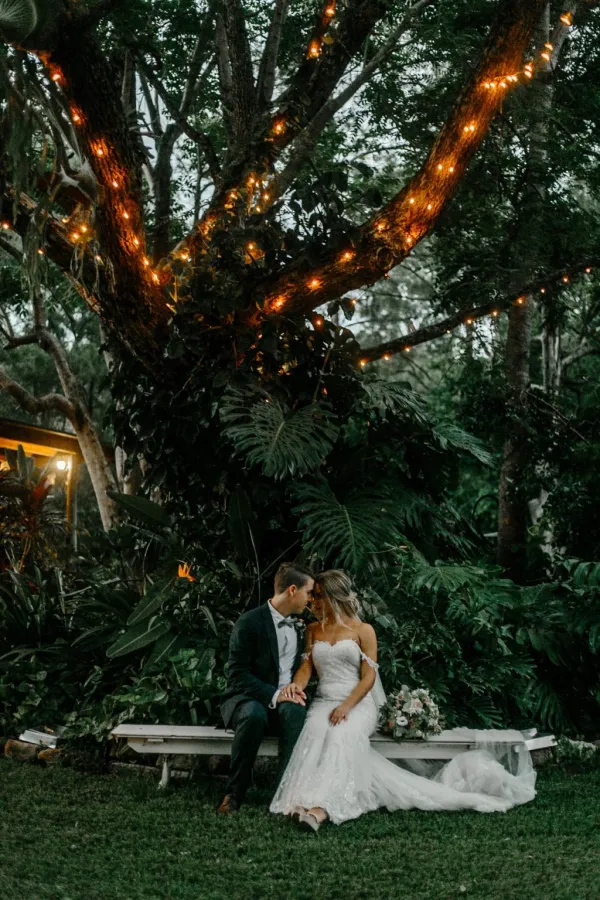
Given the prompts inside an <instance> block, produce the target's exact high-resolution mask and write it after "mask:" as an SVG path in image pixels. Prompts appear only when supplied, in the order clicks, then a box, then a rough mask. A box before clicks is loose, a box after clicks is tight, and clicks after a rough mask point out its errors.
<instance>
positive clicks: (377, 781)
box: [270, 638, 535, 825]
mask: <svg viewBox="0 0 600 900" xmlns="http://www.w3.org/2000/svg"><path fill="white" fill-rule="evenodd" d="M312 658H313V663H314V666H315V668H316V670H317V674H318V676H319V685H318V689H317V693H316V696H315V699H314V701H313V702H312V704H311V706H310V707H309V710H308V714H307V717H306V722H305V725H304V728H303V730H302V733H301V734H300V737H299V738H298V742H297V744H296V746H295V748H294V752H293V754H292V756H291V759H290V761H289V764H288V766H287V768H286V770H285V773H284V775H283V778H282V779H281V782H280V784H279V787H278V788H277V791H276V793H275V796H274V798H273V801H272V803H271V806H270V810H271V812H273V813H283V814H284V815H290V814H291V813H293V812H294V810H295V808H296V807H298V806H303V807H305V808H306V809H310V808H311V807H315V806H319V807H321V808H323V809H325V810H326V811H327V814H328V816H329V818H330V820H331V821H332V822H333V823H334V824H336V825H338V824H340V823H341V822H345V821H347V820H348V819H356V818H357V817H358V816H361V815H362V814H363V813H366V812H370V811H372V810H375V809H379V808H380V807H385V808H386V809H388V810H390V812H392V811H394V810H397V809H413V808H417V809H424V810H435V811H439V810H458V809H472V810H477V811H478V812H506V810H508V809H510V808H511V807H512V806H516V805H518V804H520V803H527V802H528V801H530V800H533V798H534V796H535V771H534V770H533V767H532V765H531V758H530V756H529V753H528V751H527V748H526V747H525V744H523V745H522V747H521V748H520V749H521V752H520V753H519V754H517V757H518V761H517V766H516V770H515V771H516V774H513V772H511V771H508V770H507V769H506V768H505V767H504V766H503V765H501V763H500V762H498V759H497V758H496V756H498V757H499V756H500V753H501V752H503V751H499V752H498V753H497V754H494V752H493V750H494V748H499V747H503V748H504V750H505V749H506V742H502V738H503V737H506V736H507V735H512V736H513V740H514V738H515V736H516V735H518V738H517V740H518V739H521V740H522V736H521V735H520V733H519V732H485V731H483V732H477V733H476V734H475V736H476V738H477V739H478V744H477V746H478V749H476V750H467V751H465V752H464V753H461V754H459V755H458V756H457V757H455V758H454V759H452V760H450V762H448V763H446V765H444V766H443V768H442V769H441V771H439V772H438V773H437V774H436V775H435V777H434V778H427V777H423V776H422V775H416V774H414V773H413V772H409V771H406V770H405V769H402V768H399V767H398V766H397V765H395V764H394V763H393V762H390V760H387V759H385V758H384V757H383V756H381V755H380V754H379V753H377V751H376V750H373V749H372V747H371V744H370V741H369V736H370V735H371V734H372V733H373V732H374V731H375V729H376V727H377V718H378V702H381V701H380V699H379V697H378V695H377V691H376V689H375V688H374V689H373V691H371V692H369V693H368V694H367V696H366V697H365V698H364V699H363V700H361V702H360V703H358V704H357V705H356V706H355V707H354V709H352V710H351V711H350V714H349V716H348V719H347V720H345V721H343V722H341V723H340V724H339V725H335V726H332V725H331V724H330V722H329V714H330V713H331V711H332V710H333V709H335V707H336V706H338V705H339V704H340V703H341V702H342V701H343V700H345V699H346V698H347V697H348V695H349V694H350V693H351V692H352V691H353V689H354V688H355V687H356V685H357V684H358V682H359V680H360V669H361V661H362V660H363V659H365V660H366V661H367V662H368V663H369V665H371V666H373V667H374V668H377V666H376V663H374V662H373V661H372V660H370V659H369V658H368V657H367V656H366V655H365V654H364V653H363V652H362V650H361V648H360V646H359V645H358V644H357V643H356V641H354V640H352V639H350V638H349V639H346V640H342V641H337V643H335V644H329V643H328V642H327V641H315V642H314V644H313V647H312ZM378 685H379V686H380V682H379V679H378ZM379 689H380V687H379ZM380 690H381V689H380ZM373 694H375V697H374V696H373ZM465 732H466V729H455V730H454V731H453V732H449V733H448V732H447V734H451V735H452V736H453V737H455V739H456V738H460V737H463V738H464V737H465V736H466V735H465ZM469 734H470V735H471V736H473V732H469ZM480 747H485V748H486V749H479V748H480Z"/></svg>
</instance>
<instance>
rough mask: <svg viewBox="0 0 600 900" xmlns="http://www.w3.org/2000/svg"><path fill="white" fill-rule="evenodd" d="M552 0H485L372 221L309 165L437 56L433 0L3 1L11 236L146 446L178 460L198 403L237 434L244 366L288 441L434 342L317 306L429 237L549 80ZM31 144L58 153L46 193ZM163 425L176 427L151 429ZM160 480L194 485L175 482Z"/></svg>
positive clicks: (132, 441)
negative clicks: (289, 428)
mask: <svg viewBox="0 0 600 900" xmlns="http://www.w3.org/2000/svg"><path fill="white" fill-rule="evenodd" d="M582 6H583V8H584V11H585V6H586V4H583V5H582ZM545 8H546V3H545V2H538V0H529V2H525V0H502V2H499V3H497V4H485V3H484V4H481V5H480V6H478V7H477V11H476V23H475V24H476V27H475V33H474V35H473V39H472V42H471V47H470V49H471V51H475V52H476V54H477V55H476V57H474V58H473V60H472V61H470V60H468V59H467V60H464V61H463V65H462V69H461V71H460V73H459V76H460V79H462V86H461V85H460V84H458V83H456V85H455V93H454V96H448V95H447V96H446V98H445V103H444V104H442V107H441V109H440V122H441V123H442V124H441V127H440V128H439V130H438V132H437V134H436V135H433V136H432V137H431V140H430V146H429V147H428V148H427V150H426V152H425V153H424V157H423V159H422V160H421V161H420V164H419V165H418V166H416V167H415V170H414V172H413V173H412V175H411V177H410V178H409V179H408V180H407V181H406V183H404V184H403V185H402V186H400V187H399V188H396V189H395V190H394V191H392V192H391V193H390V195H389V196H388V198H387V200H386V202H384V203H382V205H381V206H380V207H379V208H378V209H377V210H374V211H372V212H371V213H370V214H369V215H367V216H366V218H364V219H363V220H362V221H361V220H360V218H359V217H357V215H356V214H352V215H351V214H349V213H348V212H347V211H345V210H343V209H340V208H339V205H336V198H335V190H333V191H330V192H329V194H327V195H326V197H325V201H326V202H325V203H324V204H323V206H324V211H322V212H319V213H317V212H313V211H312V210H311V207H310V203H312V201H311V200H310V198H309V199H308V200H307V196H306V190H305V188H306V180H307V176H306V173H307V171H310V162H311V159H312V158H313V157H314V155H315V154H318V153H319V148H320V147H321V146H322V144H323V142H326V141H327V140H328V135H329V134H330V129H331V127H332V126H334V124H335V117H336V115H338V114H339V113H340V111H341V110H343V109H344V107H347V104H349V103H352V102H354V99H353V98H355V97H356V95H357V92H358V91H359V90H361V89H362V88H363V86H364V85H368V84H369V82H370V80H372V79H373V78H374V76H375V75H376V73H377V72H378V71H379V70H380V68H381V66H383V65H384V64H385V63H386V61H388V60H389V59H390V58H391V57H392V56H393V57H394V58H395V59H396V60H397V59H398V57H400V59H401V56H402V52H403V47H404V46H405V45H408V46H411V45H412V47H413V49H414V46H416V47H417V48H418V47H419V29H420V28H422V27H423V23H425V24H427V23H432V22H433V23H435V22H436V20H437V17H440V16H441V15H442V14H441V13H440V12H439V11H438V10H437V8H436V5H435V4H434V3H433V2H431V0H419V2H416V3H414V4H413V5H412V6H408V7H407V6H405V4H400V3H384V2H376V0H346V2H345V3H341V2H335V0H329V2H325V3H321V4H316V3H306V4H303V5H302V6H301V8H300V10H288V3H287V2H286V0H277V2H276V3H274V4H262V3H258V2H257V3H252V2H248V3H246V4H242V3H241V2H239V0H222V2H220V3H214V2H211V3H206V4H201V5H200V7H191V8H190V7H189V6H188V5H185V6H184V5H181V6H180V5H179V4H176V5H175V6H174V5H173V4H170V8H169V10H167V9H166V7H165V9H163V8H162V6H161V5H160V4H155V5H154V7H153V10H152V11H150V10H149V8H148V7H147V5H146V4H145V3H143V2H139V3H134V4H127V7H126V8H125V6H122V5H121V4H119V3H118V2H117V3H112V2H102V0H98V2H97V3H87V4H86V3H81V2H77V3H75V2H72V3H71V2H67V0H54V2H53V3H50V4H49V3H45V4H42V3H36V2H34V0H29V2H23V3H19V2H14V0H12V2H4V3H0V33H2V34H3V35H4V36H5V38H6V40H7V42H8V43H9V44H10V45H12V48H13V49H12V50H11V51H10V52H9V53H8V54H7V56H6V59H5V70H4V81H5V85H6V91H7V94H6V104H5V106H4V116H3V119H2V123H1V126H0V128H1V130H0V135H1V137H2V140H3V142H4V154H3V183H2V204H3V205H2V219H3V228H5V230H6V232H7V233H9V232H11V231H12V232H14V233H16V234H18V235H20V236H21V238H22V239H23V245H24V249H25V252H26V269H27V274H28V278H29V280H30V282H31V283H32V285H33V289H34V290H37V289H39V285H40V282H41V281H42V280H43V276H44V267H45V266H46V264H47V262H50V264H52V265H54V266H56V267H58V268H59V269H60V270H61V271H62V272H64V274H65V276H66V277H68V278H69V279H71V281H72V282H73V283H74V284H75V286H76V287H77V290H78V291H79V292H80V294H81V295H82V297H83V298H84V299H85V301H86V302H87V303H88V304H89V305H90V306H91V307H92V308H93V309H94V310H95V311H96V312H98V314H99V315H100V316H101V318H102V321H103V323H104V326H105V327H106V329H107V331H108V332H109V334H110V335H111V336H112V343H113V347H114V349H115V353H116V357H115V358H116V360H117V361H116V362H115V367H114V372H113V374H114V383H115V390H116V405H115V420H116V422H117V425H118V427H119V428H120V431H121V433H122V434H123V436H124V442H125V443H126V444H127V449H128V450H129V451H131V452H137V453H139V452H142V453H144V455H146V456H148V455H152V456H153V458H154V461H156V459H158V458H159V457H160V460H161V463H162V464H163V465H164V464H165V463H168V462H169V455H168V454H167V453H166V452H164V451H165V447H166V446H167V445H170V448H169V453H170V454H171V456H170V459H171V460H173V458H174V457H173V453H175V455H178V454H179V455H185V453H186V452H187V451H186V449H185V448H184V447H183V446H182V445H183V443H184V441H185V439H186V438H184V434H183V431H182V430H178V428H177V427H176V426H177V422H176V418H175V419H174V418H173V416H176V412H177V411H178V410H181V409H185V408H189V407H190V404H191V405H192V406H193V407H194V408H195V409H196V410H198V411H199V410H200V409H202V412H201V413H200V412H198V415H197V419H198V422H202V426H203V427H204V426H205V427H204V430H202V428H201V427H200V424H198V431H196V432H195V434H194V438H195V439H197V437H198V434H199V433H200V432H201V433H202V435H203V438H202V440H203V441H205V442H213V443H214V446H215V447H217V446H219V433H220V430H221V429H222V427H223V425H224V424H225V426H226V427H227V428H229V433H230V435H233V436H234V438H235V437H236V436H237V438H238V441H239V443H240V444H243V443H244V440H246V439H247V435H246V436H245V437H243V436H242V437H241V436H240V431H239V428H238V431H237V432H236V431H235V427H236V425H239V422H240V421H241V417H242V415H243V407H244V405H246V406H247V405H248V402H250V401H249V400H248V397H245V398H244V399H243V401H242V400H239V398H237V399H236V396H235V394H231V393H230V395H229V400H228V402H229V406H228V411H226V412H225V414H224V415H222V416H221V418H220V419H219V420H218V421H217V420H216V419H215V417H214V412H211V410H212V406H213V405H214V401H215V399H217V400H218V398H219V397H220V396H221V395H222V393H223V391H224V390H226V389H227V388H229V389H230V390H231V388H232V387H238V388H239V383H240V379H241V380H242V381H244V382H245V384H246V385H248V384H249V383H251V384H253V385H255V386H256V387H257V388H260V389H262V390H265V391H268V392H269V396H266V397H264V396H261V397H260V398H259V399H260V401H261V402H264V400H267V401H269V402H270V401H271V400H272V396H273V395H274V396H276V395H277V392H278V391H279V396H280V398H281V397H284V398H285V402H284V403H282V404H281V408H280V416H281V428H280V430H279V431H277V432H276V433H277V435H279V434H280V433H281V429H283V428H284V425H285V422H286V421H289V418H290V417H292V416H294V415H297V414H298V412H302V410H304V412H305V413H306V416H307V418H306V421H307V422H311V423H312V425H314V423H315V421H316V420H317V419H318V417H319V416H324V417H325V418H326V417H327V404H328V403H330V404H333V406H334V408H335V411H336V413H337V414H338V417H339V413H340V403H342V400H341V399H340V398H338V397H336V396H335V388H336V381H335V379H336V378H338V379H346V380H347V379H352V378H359V377H360V369H361V368H364V367H365V366H366V364H367V363H368V362H369V361H370V360H374V359H378V358H381V357H383V356H386V357H389V356H390V355H391V354H394V353H397V352H400V351H402V350H405V349H406V348H407V347H408V346H410V345H411V343H413V342H414V343H417V342H418V341H417V339H416V337H415V339H414V341H413V340H411V341H409V342H407V341H406V340H405V339H403V338H398V339H397V340H392V341H387V342H386V343H385V344H384V345H379V346H377V347H375V348H371V349H367V350H365V349H364V348H360V347H359V346H358V345H357V344H356V342H355V341H354V340H353V338H352V335H351V334H350V333H349V332H347V331H346V330H345V329H344V328H343V327H342V326H340V325H339V324H337V323H336V324H334V323H330V322H326V321H325V320H324V318H323V317H322V316H320V315H316V314H315V312H314V311H315V310H316V309H318V308H319V307H321V306H322V305H323V304H324V303H326V302H333V303H334V306H335V304H336V303H337V301H340V302H341V308H342V309H343V308H344V307H345V308H346V309H348V308H349V307H350V305H351V303H352V300H351V298H349V297H348V292H349V291H352V290H354V289H357V288H362V287H365V286H368V285H372V284H375V283H376V282H377V281H378V280H379V279H382V278H383V277H384V276H386V275H387V274H388V273H389V272H390V270H391V269H393V268H394V267H395V266H397V265H398V264H399V263H401V262H402V261H403V260H405V259H406V258H407V257H408V256H409V255H410V254H411V253H413V251H414V250H415V247H417V245H418V244H419V243H420V242H421V241H422V240H423V238H425V237H426V236H427V235H429V234H430V233H431V232H432V230H433V229H434V228H435V226H436V223H437V222H438V221H439V218H440V215H441V213H442V211H443V210H444V209H445V208H446V206H447V204H448V202H449V201H450V200H451V198H452V197H453V195H454V193H455V192H456V190H457V188H458V186H459V184H460V182H461V180H462V179H463V177H464V175H465V172H466V169H467V167H468V165H469V162H470V161H471V159H472V157H473V155H474V154H475V153H476V151H477V149H478V148H479V146H480V144H481V142H482V141H483V139H484V137H485V135H486V132H487V131H488V128H489V126H490V123H491V122H492V121H493V119H494V117H495V116H496V115H497V113H498V111H499V110H500V109H501V108H502V105H503V103H504V102H505V100H506V98H507V97H508V95H509V94H510V92H511V91H517V92H527V91H530V90H531V87H532V85H531V82H532V81H533V82H534V83H535V82H536V81H537V80H538V79H539V78H544V77H545V75H546V73H547V54H548V51H547V49H546V48H545V46H544V43H540V42H539V41H538V42H537V43H536V42H535V41H533V40H532V38H533V35H534V33H535V30H536V28H537V29H538V31H539V23H540V20H541V18H542V15H543V13H544V10H545ZM469 9H470V7H469V6H465V7H464V10H462V13H463V15H466V14H467V12H468V10H469ZM572 21H573V13H572V11H571V10H570V9H569V10H568V11H566V12H564V13H562V15H561V16H557V20H556V23H555V26H554V27H553V33H554V39H555V43H557V44H559V43H561V41H562V36H563V35H564V32H566V31H567V30H568V29H569V28H570V27H571V24H572ZM300 26H303V27H300ZM149 28H150V31H151V32H152V29H154V30H156V33H157V34H159V33H160V37H161V41H160V42H159V41H158V39H156V40H155V39H153V37H152V34H151V36H150V37H148V36H147V33H148V29H149ZM405 38H406V41H404V40H403V39H405ZM478 45H479V46H478ZM159 46H160V47H161V48H162V49H164V48H165V47H167V48H168V59H169V63H170V66H173V64H175V68H174V69H173V68H171V67H170V68H168V69H167V68H166V67H165V65H164V63H163V59H162V57H161V53H160V52H159ZM257 48H259V50H260V52H258V53H257ZM412 63H413V65H414V64H415V60H414V56H413V58H412ZM458 80H459V79H457V82H458ZM140 97H141V98H143V100H142V103H141V105H140V104H139V103H138V99H139V98H140ZM140 106H141V109H142V114H141V115H140V114H139V108H140ZM136 111H137V112H136ZM24 135H27V137H26V138H25V137H24ZM401 137H402V135H401V134H399V135H398V139H399V140H401ZM27 141H29V143H27ZM182 141H183V144H182ZM24 146H26V147H28V149H29V151H30V152H33V151H34V150H37V152H38V153H39V154H40V155H41V156H42V158H43V159H44V160H48V161H50V163H51V165H48V164H45V165H43V166H42V167H41V168H42V169H43V172H42V173H41V174H40V173H38V175H39V177H38V178H37V182H36V183H35V184H33V185H32V178H31V175H32V173H31V171H27V166H26V165H24V164H23V148H24ZM182 146H183V147H184V149H183V150H182V149H181V148H182ZM192 165H193V175H194V178H193V180H192V184H191V192H192V194H193V207H194V211H195V213H196V215H195V216H194V221H193V223H192V227H191V228H190V227H188V228H187V231H186V230H184V228H183V227H182V226H183V217H181V216H180V215H178V210H179V205H180V204H181V197H180V196H178V195H177V193H176V192H175V191H174V190H173V184H174V177H173V176H174V172H175V170H176V169H181V168H182V167H183V166H185V167H186V168H187V171H188V172H189V170H190V169H191V168H192ZM28 184H29V185H32V186H31V188H30V190H29V193H26V192H25V188H26V187H27V185H28ZM320 187H321V188H322V187H323V186H322V185H320ZM333 187H334V188H335V180H334V185H333ZM205 197H206V198H207V199H206V200H205ZM307 214H308V219H306V215H307ZM302 216H304V219H302ZM467 225H468V223H466V222H465V226H467ZM306 227H308V231H309V233H308V235H306V234H305V232H304V231H303V229H304V228H306ZM533 280H534V281H535V279H533ZM523 289H524V287H523V284H519V286H518V290H517V287H516V286H513V288H512V291H511V289H510V286H508V285H507V291H506V297H505V299H504V301H503V304H488V305H486V307H485V308H483V307H477V308H476V311H477V313H478V314H481V313H483V312H485V311H492V309H494V308H495V307H498V308H499V306H500V305H504V306H505V307H506V308H512V307H515V306H516V305H518V301H519V299H520V297H521V296H522V291H523ZM455 318H456V324H457V323H458V322H459V321H464V314H463V313H459V314H458V316H457V317H455ZM448 327H453V326H452V324H451V323H449V322H447V321H446V322H443V323H441V324H440V325H439V326H437V328H438V331H437V333H442V330H443V331H445V330H447V329H448ZM430 336H435V335H434V334H431V335H430ZM351 373H355V375H351ZM328 379H329V380H328ZM345 383H346V384H347V383H348V382H347V381H346V382H345ZM332 389H333V390H332ZM327 392H328V393H327ZM326 397H327V398H328V399H325V398H326ZM202 398H204V399H202ZM236 403H237V405H236ZM252 403H253V406H252V409H253V410H254V412H251V418H252V420H253V422H254V423H255V425H256V421H257V417H259V416H260V414H259V413H257V412H256V410H257V409H258V408H259V405H258V401H256V402H255V400H253V401H252ZM336 404H337V405H336ZM157 416H158V417H159V418H160V417H161V416H162V417H163V418H164V419H165V422H166V424H165V427H164V429H163V430H162V432H161V431H160V429H158V430H157V428H156V424H155V421H153V422H152V427H151V426H150V424H149V420H151V419H152V420H155V419H156V417H157ZM174 423H175V427H174ZM246 424H247V423H246ZM270 424H271V425H272V424H273V423H272V422H271V423H270ZM296 424H297V423H296ZM240 427H241V426H240ZM231 429H234V430H233V431H232V430H231ZM151 432H152V440H150V439H149V437H148V436H149V435H150V433H151ZM320 437H321V440H322V444H321V446H320V448H319V449H318V452H317V455H319V453H320V456H321V458H322V457H323V456H325V455H326V452H327V448H328V447H330V446H331V441H332V433H331V432H330V433H327V431H326V425H325V424H324V425H323V431H322V433H321V435H320ZM246 449H247V448H246ZM191 462H192V461H191V459H190V464H191ZM215 464H216V463H215V461H214V460H211V465H215ZM267 468H268V466H267ZM186 471H189V466H188V469H186ZM298 471H302V464H299V467H298ZM273 472H274V473H275V474H280V473H278V471H277V469H276V468H275V469H273ZM209 480H210V479H209ZM213 482H214V479H213ZM166 483H167V486H168V488H169V489H170V490H171V492H172V491H173V490H179V491H180V492H181V491H182V490H183V489H184V484H183V483H182V480H181V479H180V483H179V486H178V487H177V485H176V484H175V480H174V479H172V478H171V479H170V480H169V478H166ZM213 487H214V483H213Z"/></svg>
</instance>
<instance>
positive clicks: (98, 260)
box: [95, 254, 102, 263]
mask: <svg viewBox="0 0 600 900" xmlns="http://www.w3.org/2000/svg"><path fill="white" fill-rule="evenodd" d="M95 259H96V262H100V263H101V262H102V257H101V256H98V254H96V257H95Z"/></svg>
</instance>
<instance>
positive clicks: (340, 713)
mask: <svg viewBox="0 0 600 900" xmlns="http://www.w3.org/2000/svg"><path fill="white" fill-rule="evenodd" d="M349 712H350V706H348V704H347V703H340V705H339V706H336V708H335V709H334V710H332V712H330V713H329V721H330V722H331V724H332V725H339V723H340V722H344V721H345V720H346V719H347V718H348V713H349Z"/></svg>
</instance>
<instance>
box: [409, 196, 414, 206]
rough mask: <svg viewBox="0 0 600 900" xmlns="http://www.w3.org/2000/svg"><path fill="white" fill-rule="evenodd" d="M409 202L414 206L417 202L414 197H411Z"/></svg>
mask: <svg viewBox="0 0 600 900" xmlns="http://www.w3.org/2000/svg"><path fill="white" fill-rule="evenodd" d="M408 202H409V203H410V205H411V206H412V205H413V204H414V202H415V198H414V197H409V198H408Z"/></svg>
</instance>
